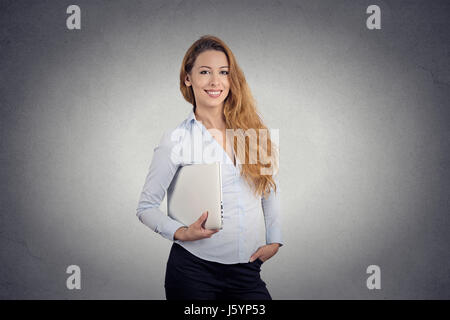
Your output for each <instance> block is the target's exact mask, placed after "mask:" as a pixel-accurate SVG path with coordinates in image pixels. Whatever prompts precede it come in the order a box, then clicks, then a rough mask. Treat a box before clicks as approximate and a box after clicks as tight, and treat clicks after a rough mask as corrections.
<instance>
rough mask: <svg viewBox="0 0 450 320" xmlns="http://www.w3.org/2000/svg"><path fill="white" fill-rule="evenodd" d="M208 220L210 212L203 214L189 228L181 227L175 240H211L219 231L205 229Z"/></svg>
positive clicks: (176, 232)
mask: <svg viewBox="0 0 450 320" xmlns="http://www.w3.org/2000/svg"><path fill="white" fill-rule="evenodd" d="M207 218H208V211H205V212H203V213H202V215H201V216H200V218H198V219H197V221H195V222H194V223H193V224H191V225H190V226H189V227H181V228H178V230H177V231H175V234H174V236H173V238H174V240H181V241H193V240H200V239H204V238H211V236H212V235H213V234H214V233H216V232H218V231H219V229H205V222H206V219H207Z"/></svg>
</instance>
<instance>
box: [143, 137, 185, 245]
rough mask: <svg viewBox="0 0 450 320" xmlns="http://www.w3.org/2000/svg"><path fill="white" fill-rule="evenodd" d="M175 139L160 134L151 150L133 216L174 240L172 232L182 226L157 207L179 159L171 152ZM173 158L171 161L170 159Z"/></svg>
mask: <svg viewBox="0 0 450 320" xmlns="http://www.w3.org/2000/svg"><path fill="white" fill-rule="evenodd" d="M175 144H176V142H173V141H171V136H170V134H169V133H164V134H163V137H162V138H161V141H160V143H159V145H158V146H157V147H156V148H155V149H154V153H153V159H152V162H151V165H150V169H149V172H148V174H147V177H146V179H145V184H144V187H143V189H142V193H141V196H140V199H139V204H138V208H137V209H136V216H137V217H138V218H139V220H140V221H141V222H142V223H143V224H145V225H146V226H148V227H149V228H150V229H152V230H153V231H155V232H156V233H158V234H160V235H161V236H163V237H164V238H166V239H169V240H171V241H174V240H176V239H174V234H175V232H176V231H177V230H178V229H179V228H181V227H183V226H184V225H183V224H182V223H180V222H178V221H176V220H174V219H172V218H170V217H169V216H168V215H167V214H165V213H164V212H163V211H161V210H160V209H159V206H160V204H161V202H162V200H163V199H164V196H165V194H166V190H167V188H168V186H169V185H170V183H171V182H172V179H173V176H174V175H175V173H176V171H177V169H178V167H179V166H180V161H179V158H178V157H176V155H175V153H174V148H173V147H174V146H175ZM173 160H175V161H173Z"/></svg>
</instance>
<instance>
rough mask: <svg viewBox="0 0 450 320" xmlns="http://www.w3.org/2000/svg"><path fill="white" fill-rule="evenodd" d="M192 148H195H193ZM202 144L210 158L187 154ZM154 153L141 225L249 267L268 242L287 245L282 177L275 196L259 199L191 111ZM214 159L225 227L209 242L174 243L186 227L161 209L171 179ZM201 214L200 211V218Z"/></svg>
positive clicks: (197, 251)
mask: <svg viewBox="0 0 450 320" xmlns="http://www.w3.org/2000/svg"><path fill="white" fill-rule="evenodd" d="M194 145H195V146H197V148H194V149H191V147H194ZM198 146H201V147H202V149H203V150H208V154H209V156H208V157H205V156H203V157H202V156H200V157H198V153H196V152H195V151H194V152H192V153H190V152H186V151H187V150H191V151H192V150H199V148H198ZM180 150H183V152H180ZM153 151H154V154H153V159H152V162H151V164H150V168H149V172H148V174H147V177H146V180H145V184H144V187H143V190H142V193H141V196H140V199H139V204H138V208H137V209H136V212H137V213H136V215H137V217H138V218H139V220H140V221H141V222H142V223H143V224H145V225H146V226H148V227H149V228H150V229H152V230H153V231H155V232H157V233H158V234H160V235H161V236H163V237H164V238H166V239H169V240H171V241H174V242H176V243H178V244H180V245H181V246H183V247H184V248H185V249H186V250H188V251H189V252H191V253H192V254H194V255H195V256H197V257H199V258H201V259H204V260H209V261H214V262H219V263H223V264H233V263H247V262H249V260H250V257H251V256H252V254H253V253H255V251H256V250H257V249H258V248H259V247H260V246H263V245H265V244H270V243H279V244H280V245H283V239H282V232H281V218H280V214H281V212H280V211H281V208H280V192H281V188H280V185H279V182H278V174H275V175H274V180H275V182H276V184H277V192H273V190H271V193H270V195H269V197H268V198H267V199H265V198H264V197H261V196H255V195H254V193H253V191H252V190H251V189H250V187H249V185H248V184H247V182H246V181H244V179H243V178H242V177H241V176H240V168H241V164H240V163H239V161H238V159H236V160H237V161H236V166H235V165H234V164H233V161H232V160H231V159H230V156H229V155H228V154H227V153H226V151H225V150H224V149H223V147H222V146H221V145H220V144H219V143H218V142H217V141H216V139H214V137H213V136H212V135H211V133H210V132H209V131H208V130H207V129H206V127H205V126H204V125H203V124H202V123H201V121H198V120H197V119H196V118H195V114H194V112H193V111H191V112H190V113H189V116H188V117H187V119H185V120H184V121H183V122H181V123H180V124H179V125H178V126H177V127H176V128H175V129H173V130H169V131H166V132H165V133H164V134H163V136H162V138H161V140H160V142H159V144H158V146H157V147H156V148H154V150H153ZM203 154H205V153H203ZM233 157H234V155H233ZM205 158H208V159H205ZM215 161H219V162H220V163H221V167H222V196H223V199H222V200H223V228H222V229H221V230H220V231H219V232H217V233H215V234H213V235H212V237H211V238H205V239H200V240H195V241H180V240H174V239H173V235H174V233H175V231H176V230H177V229H178V228H180V227H182V226H184V225H183V224H182V223H180V222H178V221H176V220H174V219H172V218H171V217H169V216H168V215H167V214H166V213H165V212H163V211H162V210H161V209H160V208H159V207H160V204H161V202H162V201H163V199H164V196H165V194H166V191H167V188H168V186H169V185H170V183H171V181H172V178H173V176H174V175H175V173H176V171H177V169H178V168H179V166H183V165H187V164H192V163H211V162H215ZM201 214H202V213H201V212H199V214H198V216H199V217H200V215H201ZM264 229H265V230H264Z"/></svg>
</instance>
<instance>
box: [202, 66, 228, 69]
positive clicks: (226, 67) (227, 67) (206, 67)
mask: <svg viewBox="0 0 450 320" xmlns="http://www.w3.org/2000/svg"><path fill="white" fill-rule="evenodd" d="M202 67H205V68H208V69H211V67H208V66H200V67H199V68H202ZM220 68H229V67H228V66H223V67H220Z"/></svg>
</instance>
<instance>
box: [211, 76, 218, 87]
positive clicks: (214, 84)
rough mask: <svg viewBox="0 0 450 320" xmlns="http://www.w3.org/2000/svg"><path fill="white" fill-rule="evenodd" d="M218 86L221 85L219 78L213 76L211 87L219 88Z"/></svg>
mask: <svg viewBox="0 0 450 320" xmlns="http://www.w3.org/2000/svg"><path fill="white" fill-rule="evenodd" d="M217 85H219V76H218V75H216V74H212V77H211V86H217Z"/></svg>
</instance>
